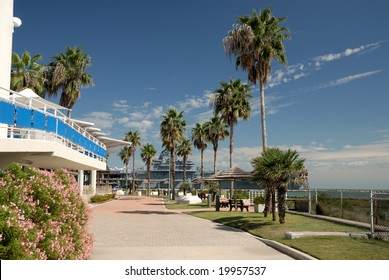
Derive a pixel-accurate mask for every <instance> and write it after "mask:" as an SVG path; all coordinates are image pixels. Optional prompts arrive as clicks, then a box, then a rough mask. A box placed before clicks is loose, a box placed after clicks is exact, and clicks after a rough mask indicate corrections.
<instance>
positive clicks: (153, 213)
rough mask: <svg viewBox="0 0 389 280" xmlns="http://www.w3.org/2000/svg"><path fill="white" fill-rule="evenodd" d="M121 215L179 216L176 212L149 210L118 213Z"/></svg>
mask: <svg viewBox="0 0 389 280" xmlns="http://www.w3.org/2000/svg"><path fill="white" fill-rule="evenodd" d="M116 213H120V214H141V215H178V213H175V212H167V211H154V210H153V211H147V210H133V211H117V212H116Z"/></svg>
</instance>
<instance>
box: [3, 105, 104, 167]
mask: <svg viewBox="0 0 389 280" xmlns="http://www.w3.org/2000/svg"><path fill="white" fill-rule="evenodd" d="M54 112H55V114H51V113H49V112H48V111H46V109H45V110H44V111H41V110H40V109H37V108H26V107H24V106H19V105H16V104H15V103H14V102H11V100H10V101H6V100H1V99H0V123H1V124H6V125H8V126H9V128H8V134H7V137H11V138H21V136H20V133H19V134H18V132H20V131H24V132H27V134H29V133H30V132H35V133H36V132H42V133H43V138H44V139H46V134H47V136H48V135H53V136H55V138H58V139H61V140H63V142H64V143H66V144H67V145H69V144H70V145H71V146H74V148H76V149H77V150H79V151H80V152H82V153H84V154H85V155H87V156H90V157H94V158H99V159H101V160H104V161H105V159H106V155H107V154H106V148H105V145H104V144H103V143H102V142H100V141H99V140H98V139H97V138H95V137H94V136H93V135H91V134H90V133H88V132H87V131H86V130H85V129H83V128H81V127H80V126H78V125H77V124H76V123H75V122H73V121H71V119H69V118H67V117H65V116H64V115H62V114H61V115H62V116H61V115H59V116H58V115H56V114H57V111H56V110H54ZM42 133H41V134H42ZM15 135H16V137H14V136H15ZM46 140H47V139H46Z"/></svg>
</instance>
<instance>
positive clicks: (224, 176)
mask: <svg viewBox="0 0 389 280" xmlns="http://www.w3.org/2000/svg"><path fill="white" fill-rule="evenodd" d="M210 178H214V179H217V180H236V179H252V178H253V175H252V174H251V173H249V172H246V171H244V170H242V169H240V168H239V167H237V166H234V167H232V168H230V169H228V170H226V171H221V172H218V173H217V174H216V176H215V175H213V176H211V177H210Z"/></svg>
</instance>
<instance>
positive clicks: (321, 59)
mask: <svg viewBox="0 0 389 280" xmlns="http://www.w3.org/2000/svg"><path fill="white" fill-rule="evenodd" d="M379 47H380V42H376V43H372V44H366V45H363V46H360V47H357V48H353V49H351V48H347V49H346V50H345V51H343V52H340V53H329V54H324V55H320V56H317V57H315V58H313V61H314V62H315V66H316V67H317V68H320V67H321V66H322V65H323V64H325V63H327V62H331V61H334V60H338V59H340V58H343V57H347V56H350V55H354V54H357V53H361V52H367V51H372V50H375V49H377V48H379Z"/></svg>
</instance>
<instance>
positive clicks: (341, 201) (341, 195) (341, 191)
mask: <svg viewBox="0 0 389 280" xmlns="http://www.w3.org/2000/svg"><path fill="white" fill-rule="evenodd" d="M340 211H341V217H342V219H343V190H340Z"/></svg>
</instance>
